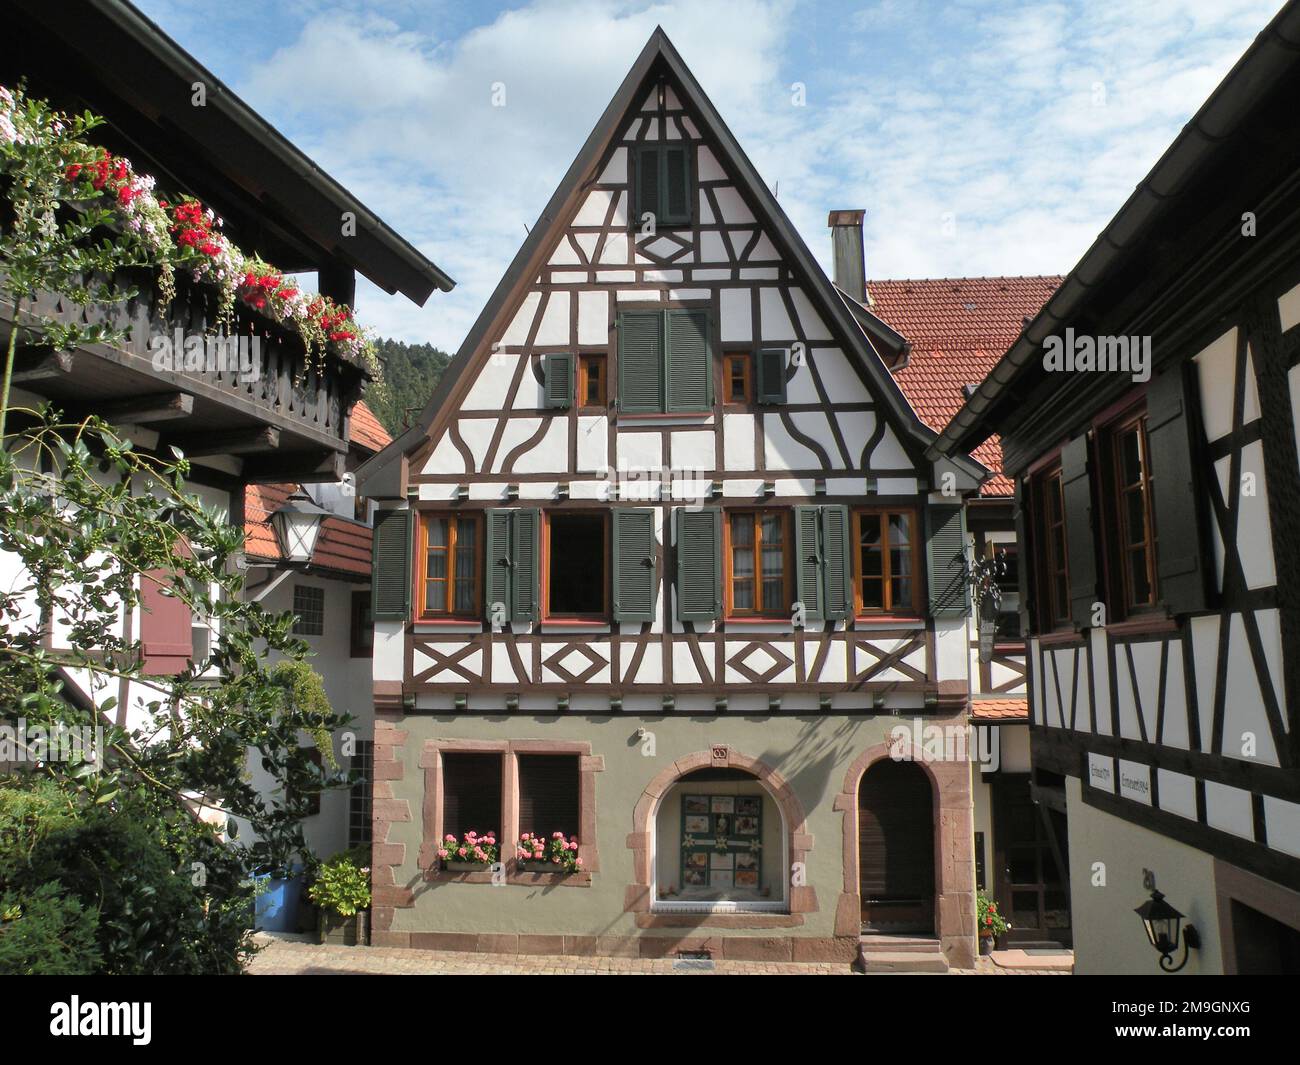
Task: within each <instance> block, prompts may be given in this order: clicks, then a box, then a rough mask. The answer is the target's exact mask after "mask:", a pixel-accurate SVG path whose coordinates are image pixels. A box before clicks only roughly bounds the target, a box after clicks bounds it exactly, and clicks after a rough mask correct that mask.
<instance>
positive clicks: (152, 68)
mask: <svg viewBox="0 0 1300 1065" xmlns="http://www.w3.org/2000/svg"><path fill="white" fill-rule="evenodd" d="M4 19H5V32H4V34H3V35H0V36H2V37H3V40H0V79H3V78H5V77H10V76H14V75H19V74H21V75H25V76H27V77H28V78H29V82H30V85H29V87H30V89H31V91H32V92H34V93H37V94H39V95H48V96H50V97H51V98H52V99H53V100H54V102H55V103H56V104H57V106H59V107H61V108H64V109H69V108H73V107H76V108H77V109H83V108H86V107H89V108H90V109H91V110H94V111H95V112H97V113H99V114H102V115H103V116H104V117H105V118H106V119H107V120H108V127H106V128H105V129H104V130H102V131H97V132H103V133H105V136H106V139H107V140H110V141H112V142H113V143H111V144H110V145H109V147H110V148H113V149H116V150H118V151H121V152H122V153H124V154H127V155H130V156H131V157H132V158H133V159H134V161H135V162H137V163H138V164H139V165H141V166H142V168H145V169H148V168H149V167H152V168H153V171H154V172H155V176H156V177H157V178H158V179H159V183H160V184H161V185H163V186H164V187H169V186H172V185H175V186H176V187H177V189H178V191H188V192H192V193H193V194H194V195H196V196H198V198H199V199H201V200H203V201H204V202H205V203H208V204H209V205H210V206H212V207H213V208H214V209H215V210H217V211H218V212H219V213H221V214H222V215H223V216H224V217H225V218H226V219H227V228H228V229H230V231H231V232H232V236H235V237H237V238H238V240H239V241H240V242H241V243H246V244H248V245H250V250H251V249H256V250H258V251H259V252H260V253H262V254H263V255H264V256H265V257H266V258H268V259H270V260H272V261H274V262H275V264H276V266H278V267H279V268H280V269H282V270H286V271H289V272H300V271H309V270H319V269H321V267H322V266H330V265H333V266H338V265H344V266H346V267H349V268H351V269H353V270H355V271H356V272H357V273H360V274H361V275H363V276H364V277H367V278H369V279H370V280H371V281H372V282H374V284H376V285H378V286H379V287H380V288H381V289H383V290H384V291H386V292H388V293H398V292H400V293H402V294H403V295H404V296H407V297H408V298H410V299H411V300H413V301H414V302H415V303H417V304H423V303H424V302H425V301H426V300H427V299H428V298H429V296H430V294H431V293H432V292H433V291H434V290H435V289H440V290H441V291H443V292H447V291H450V290H451V288H452V287H453V286H454V285H455V282H454V281H453V280H452V279H451V278H450V277H448V276H447V274H445V273H444V272H443V271H442V270H441V269H439V268H438V267H437V266H436V265H434V263H432V262H431V261H430V260H429V259H428V258H426V257H425V256H424V255H423V254H421V253H420V252H419V251H417V250H416V249H415V247H413V246H412V245H411V244H410V243H409V242H408V241H407V240H405V239H404V238H403V237H401V236H400V235H399V234H398V233H396V232H395V231H394V230H393V229H391V228H390V227H389V226H388V225H387V224H385V223H384V222H383V221H382V220H381V219H380V218H379V217H378V216H377V215H376V214H375V213H374V212H373V211H371V210H370V209H369V208H367V207H366V206H365V205H364V204H363V203H361V202H360V201H359V200H358V199H357V198H356V197H355V196H354V195H352V194H351V193H350V192H348V190H347V189H345V188H344V187H343V186H342V185H341V184H339V182H337V181H336V180H335V179H334V178H332V177H330V175H329V174H327V173H326V172H325V171H323V170H322V169H321V168H320V167H318V166H317V165H316V164H315V163H313V162H312V161H311V159H309V158H308V157H307V156H306V155H304V154H303V153H302V152H301V151H300V150H299V149H298V148H296V147H295V146H294V145H293V144H292V143H291V142H290V141H289V140H288V139H286V138H285V137H284V136H283V135H282V134H280V133H279V132H278V131H276V130H275V129H274V128H273V127H272V126H271V125H270V124H269V123H268V122H267V121H266V120H265V119H264V118H262V117H261V115H259V114H258V113H257V112H256V111H254V110H253V109H252V108H251V107H249V106H248V105H247V104H246V103H244V101H243V100H241V99H240V98H239V97H238V96H236V95H235V93H233V92H232V91H231V90H230V89H229V88H228V87H227V86H226V85H224V84H223V83H222V82H221V81H220V79H218V78H217V77H216V76H215V75H213V74H212V72H211V71H209V70H208V69H207V68H206V67H204V66H203V65H202V64H201V63H199V61H198V60H197V59H195V58H194V57H193V56H192V55H190V54H189V53H188V52H186V51H185V50H184V49H183V48H181V46H180V45H179V44H177V43H176V42H175V41H174V40H172V38H170V37H169V36H167V34H166V33H164V32H163V31H162V30H161V29H160V28H159V27H158V26H157V25H156V24H155V23H154V22H152V21H150V20H149V19H148V18H146V17H145V16H144V15H143V14H142V13H141V12H140V11H139V10H138V9H137V8H136V7H135V6H134V5H132V4H130V3H128V2H127V0H82V2H80V3H78V4H77V5H76V11H75V12H73V11H70V10H69V9H68V7H67V6H66V5H62V4H53V3H49V2H48V0H14V2H13V3H11V4H7V5H6V9H5V16H4ZM197 84H201V85H202V86H203V87H204V89H205V94H206V98H205V103H204V105H203V106H201V107H196V106H194V105H193V103H192V98H193V95H194V92H195V89H194V86H195V85H197ZM141 157H143V158H141ZM346 211H350V212H353V213H354V215H355V218H356V233H355V235H353V236H347V237H345V236H343V234H342V228H343V227H342V224H341V219H342V216H343V213H344V212H346Z"/></svg>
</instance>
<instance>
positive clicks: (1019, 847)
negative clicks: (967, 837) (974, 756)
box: [992, 773, 1070, 945]
mask: <svg viewBox="0 0 1300 1065" xmlns="http://www.w3.org/2000/svg"><path fill="white" fill-rule="evenodd" d="M992 784H993V841H994V842H993V885H994V898H995V899H996V900H997V903H998V909H999V910H1001V911H1002V913H1003V915H1004V916H1005V917H1006V918H1007V920H1009V921H1010V922H1011V931H1010V932H1008V933H1007V942H1008V943H1025V942H1045V941H1049V940H1052V941H1055V942H1058V943H1064V944H1067V945H1068V944H1069V943H1070V909H1069V896H1068V889H1067V886H1066V884H1065V883H1064V878H1065V875H1068V874H1067V873H1066V872H1065V871H1063V870H1060V869H1058V868H1057V863H1056V858H1055V851H1054V849H1053V841H1052V839H1051V838H1050V837H1049V835H1048V826H1047V824H1046V822H1045V820H1044V813H1045V812H1046V814H1047V815H1048V816H1053V811H1043V810H1040V809H1039V808H1038V807H1037V806H1036V805H1035V804H1034V802H1033V800H1032V799H1031V798H1030V793H1029V775H1028V774H1026V773H996V774H994V775H993V780H992ZM1052 833H1053V835H1055V837H1056V846H1058V847H1064V846H1065V826H1064V824H1061V825H1058V826H1054V827H1053V830H1052ZM1062 859H1063V860H1064V861H1068V860H1069V859H1068V858H1066V857H1065V855H1064V854H1062Z"/></svg>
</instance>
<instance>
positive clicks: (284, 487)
mask: <svg viewBox="0 0 1300 1065" xmlns="http://www.w3.org/2000/svg"><path fill="white" fill-rule="evenodd" d="M392 439H393V438H392V437H391V436H389V435H388V431H387V430H386V429H385V428H384V427H383V426H382V425H380V424H379V419H378V418H376V417H375V414H374V412H373V411H372V410H371V409H370V408H369V407H368V406H366V404H365V403H364V402H359V403H357V405H356V406H355V407H353V408H352V420H351V437H350V443H352V444H353V445H354V446H356V447H360V448H363V449H365V450H366V451H372V452H373V451H380V450H382V449H383V448H384V447H386V446H387V445H388V444H390V443H392ZM296 487H297V486H296V485H292V484H250V485H248V486H247V487H246V488H245V489H244V551H245V553H246V554H247V555H248V557H249V559H250V560H253V561H258V562H279V561H281V559H282V557H283V556H281V554H280V545H279V544H278V543H277V542H276V539H275V532H274V531H273V530H272V529H271V526H270V524H269V522H268V520H267V519H268V518H269V517H270V515H271V514H272V512H274V511H276V510H278V509H279V508H280V507H281V506H282V505H283V504H284V501H285V500H286V499H288V498H289V496H290V495H292V494H293V490H294V488H296ZM370 536H371V533H370V529H369V528H368V527H367V526H365V525H360V524H358V523H357V522H352V521H348V520H347V519H346V518H337V517H332V516H331V517H328V518H326V519H325V520H324V522H323V523H322V525H321V531H320V538H319V539H318V540H317V541H316V553H315V555H314V556H313V557H312V565H313V566H320V567H322V568H324V569H332V570H339V571H341V572H344V573H355V574H358V575H364V576H367V577H368V576H369V575H370Z"/></svg>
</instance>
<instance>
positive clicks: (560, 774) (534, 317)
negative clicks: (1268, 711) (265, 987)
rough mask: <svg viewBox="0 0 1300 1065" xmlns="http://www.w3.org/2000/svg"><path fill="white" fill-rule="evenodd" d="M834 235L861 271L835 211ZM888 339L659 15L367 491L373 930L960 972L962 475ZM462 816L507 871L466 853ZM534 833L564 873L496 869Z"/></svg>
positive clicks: (962, 464) (502, 942) (396, 936)
mask: <svg viewBox="0 0 1300 1065" xmlns="http://www.w3.org/2000/svg"><path fill="white" fill-rule="evenodd" d="M848 214H852V212H848ZM858 222H860V213H859V215H858ZM832 228H833V230H834V238H835V240H837V241H840V240H849V241H851V240H853V239H856V240H858V241H859V245H858V252H857V254H858V262H859V264H860V263H861V246H860V240H861V229H860V225H858V226H856V227H855V225H854V222H853V220H852V219H847V220H843V219H842V220H839V221H837V220H836V219H832ZM855 229H856V237H855ZM903 346H904V343H903V341H902V338H901V337H899V336H898V334H897V333H896V332H895V331H894V330H892V329H890V328H889V327H888V326H887V325H886V324H885V323H883V322H882V321H881V320H880V319H879V318H878V317H877V316H875V315H873V314H871V313H870V312H869V311H867V310H866V309H865V308H864V307H863V306H862V305H861V302H860V300H852V299H846V298H845V297H844V296H842V295H841V294H840V293H839V292H838V291H837V290H836V289H835V288H834V287H833V285H832V283H831V282H830V280H829V279H828V278H827V277H826V276H825V274H824V273H823V272H822V270H821V269H820V267H819V266H818V265H817V263H816V261H815V260H814V259H813V257H812V255H811V254H810V253H809V251H808V248H807V247H806V246H805V244H804V242H803V240H802V239H801V238H800V236H799V234H798V233H797V232H796V231H795V229H794V227H793V226H792V225H791V223H790V221H789V219H788V218H787V217H786V216H785V214H784V212H783V211H782V209H781V207H780V205H779V204H778V203H777V200H776V197H775V196H774V194H773V192H772V190H771V189H770V188H769V187H768V185H767V183H766V182H765V181H764V180H763V179H762V178H761V177H760V176H759V174H758V173H757V172H756V171H755V169H754V167H753V165H752V164H751V163H750V162H749V160H748V159H747V158H746V156H745V153H744V152H743V150H742V149H741V147H740V145H739V144H738V143H737V141H736V139H735V138H734V137H733V136H732V134H731V133H730V131H729V130H728V129H727V126H726V124H725V123H724V122H723V120H722V118H721V116H720V115H719V114H718V113H717V111H716V110H715V109H714V107H713V105H712V104H711V103H710V101H709V99H708V98H707V97H706V95H705V94H704V92H703V91H702V90H701V88H700V86H699V84H698V83H697V81H696V80H695V78H694V76H693V75H692V74H691V72H690V71H689V70H688V69H687V68H686V66H685V64H684V63H683V62H682V60H681V58H680V56H679V55H678V53H677V51H676V50H675V49H674V47H673V46H672V44H671V43H670V42H669V41H668V39H667V37H666V36H665V35H664V34H663V32H662V31H658V30H657V31H656V32H655V33H654V35H653V36H652V37H651V39H650V40H649V42H648V43H647V44H646V46H645V48H644V50H643V51H642V53H641V55H640V56H639V58H638V59H637V60H636V62H635V64H634V65H633V67H632V69H631V71H630V72H629V74H628V75H627V77H626V79H625V80H624V81H623V83H622V85H621V86H620V88H619V89H618V92H617V93H616V95H615V97H614V98H613V100H612V101H611V102H610V104H609V105H608V107H607V108H606V109H605V111H604V113H603V115H602V116H601V117H600V119H599V121H598V122H597V124H596V127H595V129H594V130H593V132H592V133H591V135H590V137H589V138H588V140H587V141H586V143H585V144H584V145H583V147H582V149H581V150H580V152H579V153H578V156H577V158H576V159H575V161H574V162H573V164H572V165H571V166H570V167H569V169H568V171H567V173H566V174H565V176H564V178H563V180H562V181H561V183H560V185H559V188H558V189H557V191H556V192H555V194H554V196H553V197H552V198H551V200H550V202H549V203H548V204H547V205H546V207H545V208H544V210H543V211H542V214H541V217H540V218H539V219H538V221H537V223H536V224H535V225H534V226H533V227H532V228H531V230H530V233H529V236H528V239H527V240H526V241H525V242H524V244H523V246H522V247H521V249H520V250H519V252H518V254H517V255H516V257H515V259H514V261H513V262H512V263H511V264H510V266H509V268H508V270H507V271H506V274H505V276H504V277H503V278H502V280H501V282H500V284H499V286H498V287H497V289H496V291H495V292H494V294H493V295H492V297H491V299H490V300H489V302H488V303H487V305H486V306H485V308H484V309H483V311H482V313H481V315H480V317H479V318H478V320H477V321H476V322H475V324H474V326H473V327H472V329H471V331H470V333H469V334H468V336H467V337H466V339H465V341H464V343H463V345H462V346H461V348H460V350H459V351H458V352H457V354H456V356H455V358H454V360H453V362H452V363H451V365H450V367H449V368H448V370H447V372H446V374H445V376H444V377H443V379H442V380H441V382H440V384H439V386H438V388H437V390H436V392H435V394H434V396H433V398H432V400H431V401H430V403H429V405H428V407H427V408H426V410H425V411H424V413H423V416H422V417H421V418H420V419H419V420H418V422H417V423H416V424H415V425H414V426H413V428H412V429H411V430H410V431H408V432H407V433H405V434H403V435H402V436H401V437H399V438H398V440H397V441H396V442H395V443H394V444H393V445H392V446H391V447H390V448H388V449H386V450H385V451H384V452H382V453H381V454H380V455H379V456H377V457H376V458H375V459H373V460H371V461H370V462H369V463H367V464H366V465H365V466H364V467H362V469H361V471H360V473H359V488H360V490H361V491H362V492H363V493H364V494H365V495H367V496H369V497H371V498H374V499H376V500H377V501H379V503H380V506H381V507H382V509H381V510H380V512H379V513H378V515H377V517H376V536H375V548H376V562H375V565H376V572H375V593H376V594H375V604H374V618H375V659H374V669H375V673H374V678H375V679H374V698H375V712H376V739H375V773H376V793H375V800H374V854H373V865H374V879H375V907H374V912H373V923H372V928H373V937H374V941H375V942H377V943H388V944H397V945H440V946H451V947H454V948H456V949H479V950H489V951H514V950H519V951H557V952H558V951H561V950H563V951H564V952H568V953H573V952H598V953H633V954H641V955H647V956H649V955H668V954H675V953H680V952H682V951H695V950H703V951H707V952H710V953H711V954H713V955H714V956H718V957H738V958H746V957H752V958H767V957H772V958H795V959H806V958H817V957H843V958H846V959H848V958H852V957H853V956H854V955H855V954H856V953H857V951H858V950H859V945H860V933H861V932H862V931H863V929H864V928H866V929H867V930H869V931H871V932H873V933H905V934H912V935H916V936H920V937H923V938H929V939H930V940H931V941H932V947H931V950H930V952H929V953H927V952H926V951H925V950H922V951H920V952H917V953H914V954H912V955H911V957H912V958H913V959H914V960H916V959H924V961H925V963H926V964H937V965H939V966H943V965H945V964H946V963H945V961H944V958H945V957H946V959H947V961H949V962H955V963H958V964H967V963H969V962H970V959H971V957H972V955H973V951H974V946H975V944H974V925H973V916H972V907H973V880H972V877H973V862H972V860H971V838H972V837H971V782H970V773H969V764H968V762H967V761H966V757H965V749H964V747H963V748H962V749H961V751H960V752H959V753H956V754H955V755H954V753H953V745H955V744H960V743H961V742H963V741H964V735H965V725H966V701H967V700H966V696H967V668H968V667H967V661H968V646H967V631H966V597H965V585H964V582H963V578H962V576H961V573H962V551H963V543H964V536H963V528H964V525H963V513H964V512H963V508H962V505H961V496H962V493H964V492H969V491H973V490H974V489H975V487H976V486H977V484H978V482H979V480H980V478H981V477H982V476H983V475H984V473H985V471H984V470H983V468H982V467H980V466H979V464H978V463H976V462H974V461H972V460H969V459H967V458H965V457H960V456H959V457H957V458H954V459H948V458H940V459H939V460H938V461H934V460H930V459H927V458H926V457H925V454H924V453H925V449H926V448H927V447H928V446H929V445H930V444H931V443H932V441H933V439H934V435H935V434H934V432H933V431H932V430H930V429H929V428H927V427H926V426H925V425H924V424H923V423H922V422H921V421H920V420H919V419H918V418H917V417H916V415H915V413H914V412H913V410H912V408H911V406H910V405H909V404H908V403H907V401H906V399H905V397H904V396H903V394H902V392H901V391H900V389H899V385H898V382H897V381H896V380H894V378H893V377H892V376H891V374H890V372H889V369H888V365H887V364H891V363H893V362H895V361H896V360H897V359H898V358H899V357H900V355H901V353H902V349H903ZM945 737H946V738H947V740H948V741H949V747H948V750H947V752H945V747H944V742H943V741H944V738H945ZM926 740H929V741H930V745H929V747H928V752H929V753H928V754H927V748H924V747H923V744H924V743H925V741H926ZM470 831H474V832H476V833H477V834H478V835H479V836H480V837H481V836H482V835H484V834H486V833H488V832H489V831H490V832H492V833H493V834H494V838H495V839H496V840H497V841H498V842H499V844H500V845H501V846H502V855H501V857H502V859H503V861H502V864H501V866H500V867H499V868H497V869H495V870H494V869H490V868H488V867H483V868H482V869H478V870H476V869H468V870H466V869H463V868H458V867H457V861H456V860H457V858H458V857H460V856H461V855H460V845H461V843H462V840H463V837H464V836H465V835H466V834H467V833H468V832H470ZM555 832H561V833H563V834H564V835H565V837H566V838H569V837H572V838H574V839H576V840H577V842H578V848H579V850H578V854H579V856H580V857H581V858H582V866H581V868H580V869H579V870H577V871H576V872H573V873H569V874H567V875H566V874H564V873H562V872H554V871H551V872H545V871H542V872H538V871H533V869H532V868H531V867H530V866H529V865H527V864H525V863H522V862H518V861H516V847H515V841H516V840H517V838H518V837H520V836H521V835H523V834H526V833H528V834H541V835H544V836H546V837H548V838H549V837H551V836H552V835H553V833H555ZM448 836H451V837H454V838H455V843H454V844H451V845H449V844H447V842H446V839H447V837H448ZM470 851H472V848H470ZM440 852H443V853H440ZM471 856H472V854H471ZM552 887H554V888H557V890H550V888H552ZM539 889H541V890H539ZM873 942H874V941H873ZM909 945H911V946H917V945H919V946H922V947H924V946H925V944H909ZM878 963H879V964H889V963H890V959H889V958H888V957H886V959H884V960H883V961H879V960H878Z"/></svg>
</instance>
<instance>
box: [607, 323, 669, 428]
mask: <svg viewBox="0 0 1300 1065" xmlns="http://www.w3.org/2000/svg"><path fill="white" fill-rule="evenodd" d="M662 330H663V315H662V314H661V313H660V312H659V311H623V312H621V313H620V314H619V316H618V409H619V410H620V411H623V412H624V413H625V414H652V413H656V412H660V411H662V410H663V409H664V408H663V402H664V350H663V336H662Z"/></svg>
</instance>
